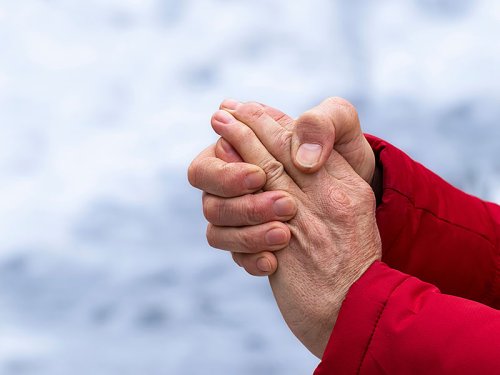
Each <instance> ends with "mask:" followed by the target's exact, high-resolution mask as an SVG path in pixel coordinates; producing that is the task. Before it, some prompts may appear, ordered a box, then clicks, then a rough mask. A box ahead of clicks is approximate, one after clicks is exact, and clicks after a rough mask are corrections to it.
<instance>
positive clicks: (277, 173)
mask: <svg viewBox="0 0 500 375" xmlns="http://www.w3.org/2000/svg"><path fill="white" fill-rule="evenodd" d="M261 166H262V169H264V171H265V172H266V177H267V184H268V185H272V184H273V183H275V182H276V181H277V180H279V179H280V178H281V177H282V176H283V175H284V173H285V167H284V166H283V164H282V163H280V162H279V161H278V160H276V159H269V160H265V161H263V162H262V163H261Z"/></svg>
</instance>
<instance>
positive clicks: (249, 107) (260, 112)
mask: <svg viewBox="0 0 500 375" xmlns="http://www.w3.org/2000/svg"><path fill="white" fill-rule="evenodd" d="M237 111H238V113H239V114H241V115H242V116H243V117H245V118H251V119H255V120H258V119H260V118H262V117H263V116H264V115H265V114H266V111H265V109H264V107H263V106H262V105H260V104H259V103H255V102H249V103H244V104H242V105H241V106H240V107H239V108H238V110H237Z"/></svg>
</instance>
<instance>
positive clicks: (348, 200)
mask: <svg viewBox="0 0 500 375" xmlns="http://www.w3.org/2000/svg"><path fill="white" fill-rule="evenodd" d="M328 199H329V201H330V204H331V205H332V206H333V207H334V212H336V214H337V216H340V217H344V218H345V217H349V216H351V215H352V213H353V209H354V207H355V202H354V200H353V199H352V197H351V195H350V194H348V193H347V192H346V191H345V190H343V189H342V188H330V189H329V194H328Z"/></svg>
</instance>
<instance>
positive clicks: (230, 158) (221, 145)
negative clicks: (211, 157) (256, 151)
mask: <svg viewBox="0 0 500 375" xmlns="http://www.w3.org/2000/svg"><path fill="white" fill-rule="evenodd" d="M215 157H217V158H219V159H221V160H223V161H225V162H226V163H240V162H243V159H242V158H241V156H240V155H239V154H238V151H236V150H235V149H234V147H233V146H231V144H230V143H229V142H228V141H226V140H225V139H224V138H219V140H218V141H217V143H216V144H215Z"/></svg>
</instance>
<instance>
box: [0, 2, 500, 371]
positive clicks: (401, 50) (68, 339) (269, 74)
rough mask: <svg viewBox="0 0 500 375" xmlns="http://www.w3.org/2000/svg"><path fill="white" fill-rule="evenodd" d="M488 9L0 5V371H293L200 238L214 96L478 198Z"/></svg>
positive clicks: (495, 175) (246, 287)
mask: <svg viewBox="0 0 500 375" xmlns="http://www.w3.org/2000/svg"><path fill="white" fill-rule="evenodd" d="M499 35H500V3H499V2H498V1H497V0H406V1H402V0H381V1H371V0H345V1H341V0H338V1H334V0H293V1H290V0H253V1H242V0H87V1H75V0H23V1H14V0H0V374H1V375H10V374H43V375H45V374H50V375H54V374H55V375H59V374H61V375H67V374H75V375H83V374H85V375H88V374H92V375H107V374H111V375H114V374H120V375H128V374H134V375H136V374H137V375H139V374H141V375H142V374H146V375H156V374H172V375H177V374H179V375H195V374H229V375H233V374H238V375H240V374H241V375H246V374H248V375H250V374H264V375H268V374H269V375H271V374H276V375H278V374H310V373H312V371H313V369H314V368H315V366H316V364H317V360H316V359H315V358H314V357H312V356H311V355H310V354H309V353H308V352H307V351H306V350H305V349H304V348H302V347H301V345H300V344H299V343H298V341H296V340H295V338H294V337H293V336H292V335H291V334H290V333H289V332H288V330H287V328H286V327H285V324H284V323H283V322H282V321H281V318H280V315H279V313H278V310H277V309H276V308H275V306H274V303H273V300H272V296H271V293H270V291H269V288H268V285H267V281H266V280H265V279H255V278H252V277H249V276H247V275H246V274H244V272H243V271H242V270H241V269H239V268H237V267H235V266H234V265H233V263H232V261H231V260H230V257H229V256H227V254H224V253H222V252H218V251H215V250H211V249H209V248H208V246H207V245H206V244H205V239H204V229H205V223H204V220H203V218H202V215H201V209H200V207H201V205H200V193H199V192H197V191H195V190H194V189H192V188H190V187H189V186H188V184H187V181H186V177H185V176H186V169H187V166H188V164H189V162H190V160H191V159H192V158H193V157H194V156H195V155H196V154H197V153H198V152H199V151H200V150H201V149H202V148H204V147H205V146H206V145H208V144H209V143H211V142H212V141H214V140H215V139H216V138H215V136H214V135H213V134H212V132H211V129H210V126H209V119H210V116H211V114H212V112H213V111H214V110H215V109H216V108H217V106H218V104H219V102H220V101H221V100H222V99H223V98H225V97H233V98H237V99H240V100H259V101H261V102H265V103H268V104H271V105H273V106H275V107H278V108H281V109H283V110H284V111H286V112H288V113H290V114H292V115H294V116H297V115H298V114H300V113H301V112H302V111H304V110H306V109H307V108H309V107H311V106H313V105H315V104H317V103H319V102H320V101H321V100H322V99H324V98H326V97H327V96H332V95H339V96H344V97H346V98H348V99H350V100H351V101H353V102H354V103H355V104H356V105H357V106H358V107H359V110H360V114H361V118H362V121H363V126H364V128H365V130H366V131H367V132H371V133H373V134H376V135H379V136H381V137H384V138H387V139H388V140H390V141H392V142H394V143H395V144H396V145H398V146H400V147H401V148H403V149H405V150H406V151H407V152H409V153H410V154H411V155H412V156H414V157H415V158H417V159H418V160H420V161H422V162H424V164H426V165H428V166H429V167H431V168H432V169H434V170H436V171H437V172H438V173H440V174H441V175H443V176H444V177H445V178H447V179H448V180H450V181H451V182H453V183H455V184H456V185H458V186H460V187H461V188H463V189H465V190H467V191H469V192H471V193H474V194H477V195H480V196H481V197H483V198H485V199H490V200H496V201H500V124H499V119H500V74H499V67H500V46H499V40H500V39H499V38H498V36H499Z"/></svg>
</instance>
